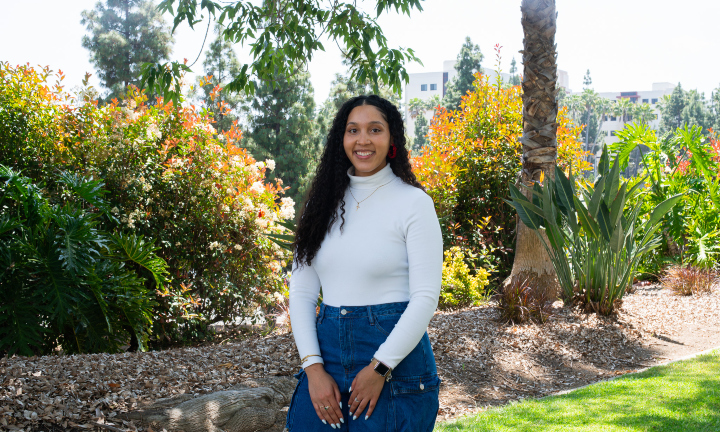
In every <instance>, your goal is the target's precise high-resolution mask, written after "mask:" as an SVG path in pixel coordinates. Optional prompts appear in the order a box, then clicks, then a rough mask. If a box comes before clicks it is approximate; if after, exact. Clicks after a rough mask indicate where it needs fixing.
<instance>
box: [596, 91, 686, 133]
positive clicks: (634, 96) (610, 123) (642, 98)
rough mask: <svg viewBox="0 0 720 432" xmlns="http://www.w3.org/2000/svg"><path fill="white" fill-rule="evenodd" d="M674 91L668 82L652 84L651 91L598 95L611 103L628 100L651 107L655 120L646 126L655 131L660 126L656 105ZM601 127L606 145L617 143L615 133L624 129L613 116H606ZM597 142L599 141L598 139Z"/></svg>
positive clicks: (658, 111)
mask: <svg viewBox="0 0 720 432" xmlns="http://www.w3.org/2000/svg"><path fill="white" fill-rule="evenodd" d="M673 89H675V84H672V83H668V82H659V83H653V85H652V90H645V91H624V92H603V93H598V94H599V95H600V96H601V97H604V98H605V99H610V100H611V101H618V100H620V99H630V101H631V102H633V103H647V104H650V106H652V108H653V111H655V115H656V118H655V120H651V121H650V122H648V125H649V126H650V127H651V128H652V129H655V130H657V129H658V127H659V125H660V110H659V109H658V106H657V103H658V102H660V101H661V100H662V98H663V96H666V95H669V94H671V93H672V92H673ZM603 120H604V121H603V124H602V127H601V128H600V131H601V134H602V136H603V137H604V139H605V143H606V144H612V143H615V142H617V141H618V138H617V137H616V136H615V133H616V132H617V131H618V130H621V129H623V128H624V127H625V124H623V123H622V121H621V119H619V118H618V117H616V116H613V115H607V116H605V118H604V119H603ZM630 121H632V120H630ZM598 141H599V139H598Z"/></svg>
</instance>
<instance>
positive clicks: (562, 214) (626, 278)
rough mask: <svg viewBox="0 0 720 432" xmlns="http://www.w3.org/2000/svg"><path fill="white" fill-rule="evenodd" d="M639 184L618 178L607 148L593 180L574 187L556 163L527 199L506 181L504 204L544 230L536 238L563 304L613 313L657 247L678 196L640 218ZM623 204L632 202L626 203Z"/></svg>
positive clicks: (617, 165) (616, 165)
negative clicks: (550, 266) (507, 196)
mask: <svg viewBox="0 0 720 432" xmlns="http://www.w3.org/2000/svg"><path fill="white" fill-rule="evenodd" d="M643 184H644V182H642V181H640V182H637V183H636V184H635V186H633V187H631V188H630V189H628V182H624V181H621V179H620V158H619V156H616V157H615V158H614V163H613V165H612V168H610V160H609V154H608V150H607V147H605V148H604V149H603V153H602V157H601V160H600V164H599V167H598V177H597V179H596V180H595V182H594V184H588V183H583V184H582V185H581V186H579V187H578V186H576V182H575V178H574V177H573V175H572V172H571V173H570V175H569V176H566V175H565V173H564V172H563V171H562V170H560V169H559V168H557V167H556V168H555V178H554V179H551V178H546V179H545V182H544V185H542V186H541V185H539V184H537V183H536V184H534V185H533V187H532V188H530V190H531V194H530V198H527V197H526V196H525V194H523V192H522V191H521V190H520V189H518V188H517V187H516V186H514V185H510V196H511V199H510V200H506V202H507V203H508V204H510V205H511V206H513V207H514V208H515V210H517V213H518V216H519V217H520V219H521V220H522V221H523V223H524V224H526V225H527V226H528V227H530V228H532V229H534V230H535V232H536V233H539V232H540V230H543V229H544V230H545V233H546V234H547V239H548V241H547V242H546V241H545V240H544V239H543V238H542V236H540V239H541V240H542V243H543V245H544V247H545V249H546V250H547V252H548V254H549V256H550V259H551V260H552V262H553V266H554V267H555V271H556V273H557V277H558V282H559V283H560V286H561V288H562V297H563V300H564V301H565V303H566V304H567V303H570V302H572V301H575V300H579V301H581V302H582V303H584V304H585V306H586V307H587V308H588V309H590V310H593V311H595V312H598V313H600V314H603V315H607V314H610V313H612V312H613V311H614V309H615V307H616V306H617V304H618V302H619V301H620V300H622V298H623V296H624V295H625V293H626V292H627V290H628V288H629V287H630V286H631V284H632V281H633V278H634V276H635V273H636V269H637V265H638V263H639V261H640V258H641V257H642V256H643V255H644V254H646V253H648V252H649V251H651V250H652V249H653V248H655V247H657V246H659V244H660V238H659V236H658V235H657V231H658V228H659V222H660V221H661V220H662V218H663V216H664V215H665V214H666V213H667V212H668V211H669V210H670V209H671V208H672V207H673V206H674V205H675V203H677V201H678V200H679V199H680V198H681V196H682V195H675V196H673V197H670V198H668V199H667V200H665V201H663V202H661V203H660V204H658V205H657V206H656V207H655V209H654V210H653V211H652V212H651V213H650V214H649V216H648V217H647V218H646V219H644V220H641V219H640V215H639V213H640V208H641V207H642V196H637V195H638V194H641V193H642V191H641V190H640V188H641V187H642V185H643ZM578 189H579V190H578ZM636 197H637V199H634V198H636ZM631 198H632V199H631ZM626 202H635V204H634V205H632V206H630V207H626V205H625V204H626ZM548 243H549V244H548Z"/></svg>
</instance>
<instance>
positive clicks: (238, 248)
mask: <svg viewBox="0 0 720 432" xmlns="http://www.w3.org/2000/svg"><path fill="white" fill-rule="evenodd" d="M233 247H234V248H235V250H242V246H240V245H239V244H236V245H235V246H233Z"/></svg>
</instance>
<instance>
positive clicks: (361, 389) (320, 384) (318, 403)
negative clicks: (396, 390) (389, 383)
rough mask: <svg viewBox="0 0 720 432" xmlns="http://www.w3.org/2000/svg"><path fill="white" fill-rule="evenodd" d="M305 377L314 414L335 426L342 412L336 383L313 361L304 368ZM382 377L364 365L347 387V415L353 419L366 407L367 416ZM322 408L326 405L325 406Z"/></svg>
mask: <svg viewBox="0 0 720 432" xmlns="http://www.w3.org/2000/svg"><path fill="white" fill-rule="evenodd" d="M305 374H306V375H307V377H308V389H309V391H310V400H312V404H313V407H315V413H316V414H317V416H318V417H319V418H320V420H322V422H323V423H325V424H328V423H329V424H330V426H332V427H333V429H335V428H339V427H340V423H344V422H345V420H344V419H343V415H342V411H341V408H342V399H341V397H340V390H339V389H338V386H337V383H336V382H335V380H334V379H333V377H331V376H330V374H328V373H327V372H325V368H324V367H323V365H322V363H315V364H313V365H310V366H308V367H306V368H305ZM384 384H385V378H384V377H383V376H382V375H380V374H378V373H377V372H375V371H374V370H373V365H372V364H369V365H367V366H365V367H364V368H363V369H362V370H361V371H360V372H358V374H357V375H356V376H355V379H354V380H353V382H352V385H351V386H350V399H349V401H350V408H349V409H350V411H349V412H350V415H352V416H353V420H356V419H357V418H358V417H360V416H361V415H362V413H363V412H364V411H365V408H367V413H366V414H365V420H367V419H368V418H370V416H371V415H372V413H373V411H374V410H375V405H376V404H377V401H378V399H379V398H380V393H381V392H382V388H383V385H384ZM325 407H328V408H327V409H326V408H325Z"/></svg>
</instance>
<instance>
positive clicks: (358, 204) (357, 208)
mask: <svg viewBox="0 0 720 432" xmlns="http://www.w3.org/2000/svg"><path fill="white" fill-rule="evenodd" d="M390 183H392V180H390V181H389V182H387V183H385V184H382V185H380V186H378V187H376V188H375V190H374V191H372V193H371V194H370V195H368V196H367V197H365V198H363V199H362V200H360V201H358V199H357V198H355V195H354V194H353V193H352V189H350V195H352V197H353V199H354V200H355V202H356V203H357V206H355V211H358V210H360V203H361V202H363V201H365V200H366V199H368V198H370V197H371V196H373V194H374V193H375V192H377V190H378V189H380V188H381V187H383V186H385V185H389V184H390Z"/></svg>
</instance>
